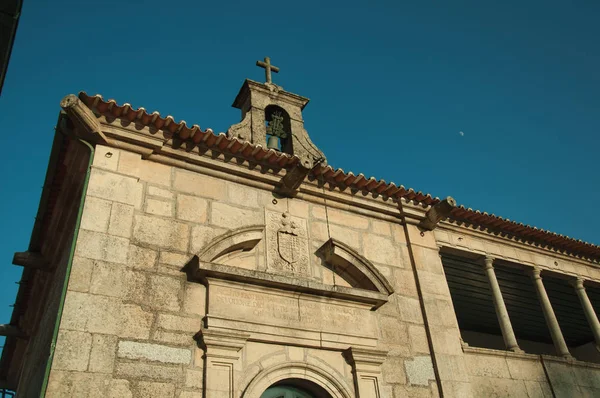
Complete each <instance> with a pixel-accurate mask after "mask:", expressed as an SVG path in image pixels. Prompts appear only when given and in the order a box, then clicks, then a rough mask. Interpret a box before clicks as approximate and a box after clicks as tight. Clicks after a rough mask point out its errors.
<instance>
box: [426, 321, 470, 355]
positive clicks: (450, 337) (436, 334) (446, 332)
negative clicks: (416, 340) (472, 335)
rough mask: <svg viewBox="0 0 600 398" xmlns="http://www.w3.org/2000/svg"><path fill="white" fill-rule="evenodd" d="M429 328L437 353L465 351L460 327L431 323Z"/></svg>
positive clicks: (452, 353)
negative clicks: (461, 341) (439, 325)
mask: <svg viewBox="0 0 600 398" xmlns="http://www.w3.org/2000/svg"><path fill="white" fill-rule="evenodd" d="M429 330H430V333H431V340H432V342H433V350H434V351H435V352H436V353H440V354H447V355H462V353H463V351H462V345H461V343H460V332H459V330H458V329H454V328H450V329H448V328H445V327H438V326H433V325H430V327H429Z"/></svg>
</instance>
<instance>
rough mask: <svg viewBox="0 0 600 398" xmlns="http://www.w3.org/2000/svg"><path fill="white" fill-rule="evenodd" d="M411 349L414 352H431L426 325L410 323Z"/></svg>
mask: <svg viewBox="0 0 600 398" xmlns="http://www.w3.org/2000/svg"><path fill="white" fill-rule="evenodd" d="M408 337H409V339H410V349H411V351H412V352H413V353H421V354H429V342H428V341H427V333H426V331H425V327H424V326H421V325H408Z"/></svg>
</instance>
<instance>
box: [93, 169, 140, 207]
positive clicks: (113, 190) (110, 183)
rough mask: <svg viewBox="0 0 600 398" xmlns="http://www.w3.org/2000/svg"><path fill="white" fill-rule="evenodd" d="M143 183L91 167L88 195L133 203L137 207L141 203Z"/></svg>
mask: <svg viewBox="0 0 600 398" xmlns="http://www.w3.org/2000/svg"><path fill="white" fill-rule="evenodd" d="M142 191H143V185H142V184H141V183H140V182H138V180H137V178H131V177H126V176H123V175H120V174H115V173H111V172H108V171H103V170H100V169H93V170H92V172H91V174H90V181H89V185H88V191H87V194H88V196H94V197H96V198H101V199H106V200H110V201H114V202H119V203H125V204H128V205H133V206H134V207H135V208H136V209H139V208H140V206H141V204H142V193H143V192H142Z"/></svg>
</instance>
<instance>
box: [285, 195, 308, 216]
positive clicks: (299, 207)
mask: <svg viewBox="0 0 600 398" xmlns="http://www.w3.org/2000/svg"><path fill="white" fill-rule="evenodd" d="M308 210H309V205H308V202H305V201H303V200H300V199H295V198H289V199H288V211H289V213H290V214H291V215H292V216H296V217H300V218H303V219H305V220H306V219H308V217H309V212H308Z"/></svg>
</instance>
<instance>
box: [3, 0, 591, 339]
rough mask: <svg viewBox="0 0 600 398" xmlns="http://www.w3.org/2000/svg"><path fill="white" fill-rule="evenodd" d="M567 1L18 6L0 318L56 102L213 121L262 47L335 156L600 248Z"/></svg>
mask: <svg viewBox="0 0 600 398" xmlns="http://www.w3.org/2000/svg"><path fill="white" fill-rule="evenodd" d="M368 3H371V4H368ZM491 3H497V4H491ZM566 3H568V2H559V1H548V0H546V1H533V0H531V1H527V2H522V1H502V2H487V1H486V2H481V1H452V2H433V1H395V2H391V1H390V2H381V1H380V2H366V1H361V2H356V1H336V2H334V1H327V2H321V1H301V2H300V1H298V2H286V1H281V2H259V1H255V2H250V1H244V2H224V1H221V2H196V1H193V2H192V1H189V2H177V1H173V2H164V1H155V0H146V1H143V2H141V1H127V2H124V1H110V0H109V1H103V2H100V3H93V5H91V3H89V2H85V1H60V2H49V1H39V0H26V1H25V3H24V6H23V13H22V17H21V20H20V23H19V30H18V32H17V38H16V41H15V45H14V49H13V53H12V58H11V62H10V66H9V70H8V75H7V78H6V82H5V84H4V88H3V92H2V95H1V97H0V120H1V121H2V127H3V131H4V134H3V143H4V148H5V151H4V153H3V155H2V157H0V166H1V168H2V170H3V171H4V173H3V186H4V191H3V192H4V194H3V195H2V196H0V201H1V204H2V206H0V216H1V219H2V228H1V229H0V233H1V234H2V239H1V240H0V323H6V322H8V321H9V319H10V313H11V308H10V307H9V305H10V304H12V303H13V302H14V298H15V294H16V290H17V285H16V284H15V283H14V282H15V281H17V280H18V279H19V278H20V272H21V270H20V268H19V267H15V266H11V265H10V263H11V259H12V254H13V253H14V252H15V251H24V250H26V249H27V245H28V242H29V236H30V233H31V229H32V226H33V222H34V217H35V213H36V209H37V206H38V202H39V197H40V193H41V187H42V185H43V179H44V175H45V169H46V165H47V161H48V156H49V153H50V145H51V142H52V136H53V127H54V125H55V124H56V120H57V115H58V112H59V110H60V107H59V102H60V100H61V98H62V97H63V96H64V95H66V94H69V93H77V92H79V91H80V90H85V91H87V92H88V93H91V94H96V93H100V94H102V95H103V96H104V98H106V99H108V98H114V99H115V100H117V102H119V103H124V102H128V103H130V104H132V106H133V107H140V106H143V107H145V108H146V109H147V110H149V111H154V110H157V111H159V112H160V113H161V114H162V115H168V114H170V115H173V116H174V118H175V119H176V120H181V119H183V120H186V121H187V122H188V124H193V123H197V124H199V125H200V126H201V127H202V128H207V127H211V128H213V130H215V131H225V130H226V129H227V127H228V126H229V125H231V124H233V123H236V122H238V121H239V117H240V115H239V111H238V110H236V109H233V108H231V103H232V102H233V99H234V98H235V95H236V94H237V91H238V89H239V87H240V86H241V84H242V82H243V79H244V78H246V77H247V78H251V79H255V80H261V81H262V79H264V74H263V70H262V69H259V68H257V67H256V66H254V63H255V61H256V60H258V59H262V58H263V57H264V56H270V57H271V60H272V63H273V64H274V65H276V66H279V67H280V68H281V72H280V73H279V74H274V75H273V80H274V82H275V83H277V84H280V85H282V86H283V87H284V88H285V89H286V90H288V91H291V92H294V93H297V94H300V95H303V96H307V97H309V98H311V102H310V104H309V105H308V106H307V108H306V109H305V112H304V117H305V123H306V128H307V130H308V132H309V134H310V135H311V138H312V139H313V141H314V142H315V144H316V145H318V146H319V147H320V148H321V149H322V150H323V151H324V152H325V155H326V156H327V157H328V161H329V164H331V165H332V166H334V167H341V168H343V169H344V170H346V171H348V170H352V171H353V172H355V173H359V172H360V173H364V174H365V175H367V176H375V177H377V178H383V179H385V180H386V181H394V182H395V183H397V184H403V185H405V186H407V187H412V188H414V189H417V190H422V191H425V192H429V193H431V194H432V195H434V196H447V195H451V196H453V197H454V198H455V199H456V200H457V201H458V202H459V203H460V204H464V205H467V206H470V207H473V208H477V209H481V210H485V211H488V212H491V213H495V214H498V215H502V216H504V217H508V218H510V219H511V220H517V221H521V222H525V223H528V224H532V225H535V226H538V227H540V228H545V229H550V230H552V231H555V232H558V233H562V234H566V235H569V236H573V237H576V238H579V239H583V240H586V241H589V242H593V243H597V244H598V243H600V239H599V238H598V235H597V226H598V225H600V213H599V212H597V211H594V210H593V209H594V208H595V207H597V206H596V204H595V199H597V198H598V196H599V194H600V184H599V177H598V156H597V152H598V147H599V144H600V138H599V137H600V134H599V133H600V131H599V130H600V112H599V109H600V95H599V93H600V46H598V38H599V37H600V24H598V17H599V16H600V3H599V2H597V1H594V0H588V1H585V0H581V1H578V2H577V3H578V4H577V5H571V4H566ZM573 3H575V2H573ZM460 132H463V134H462V135H461V134H460ZM1 343H2V342H1V340H0V344H1Z"/></svg>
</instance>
